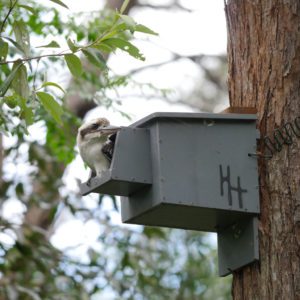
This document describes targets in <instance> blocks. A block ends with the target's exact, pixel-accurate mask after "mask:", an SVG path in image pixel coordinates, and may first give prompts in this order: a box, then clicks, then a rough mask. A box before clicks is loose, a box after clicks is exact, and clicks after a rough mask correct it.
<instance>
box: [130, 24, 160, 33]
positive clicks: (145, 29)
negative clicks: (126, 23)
mask: <svg viewBox="0 0 300 300" xmlns="http://www.w3.org/2000/svg"><path fill="white" fill-rule="evenodd" d="M134 30H135V31H139V32H143V33H147V34H152V35H158V33H157V32H155V31H153V30H151V29H150V28H148V27H146V26H144V25H142V24H137V25H136V26H135V29H134Z"/></svg>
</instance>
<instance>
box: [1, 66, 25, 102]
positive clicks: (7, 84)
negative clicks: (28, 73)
mask: <svg viewBox="0 0 300 300" xmlns="http://www.w3.org/2000/svg"><path fill="white" fill-rule="evenodd" d="M21 66H22V62H21V61H17V62H15V63H14V65H13V69H12V71H11V73H10V74H9V75H8V76H7V77H6V79H5V80H4V82H3V83H2V84H1V86H0V97H4V96H5V94H6V92H7V90H8V89H9V87H10V84H11V82H12V81H13V79H14V77H15V76H16V74H17V72H18V70H19V68H20V67H21Z"/></svg>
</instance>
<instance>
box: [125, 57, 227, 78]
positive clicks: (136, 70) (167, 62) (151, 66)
mask: <svg viewBox="0 0 300 300" xmlns="http://www.w3.org/2000/svg"><path fill="white" fill-rule="evenodd" d="M172 55H173V57H172V58H171V59H169V60H166V61H162V62H159V63H155V64H152V65H148V66H143V67H140V68H138V69H134V70H131V71H130V72H129V73H128V75H129V76H130V75H134V74H136V73H139V72H142V71H145V70H147V69H151V68H159V67H161V66H164V65H167V64H170V63H173V62H175V61H177V60H180V59H189V60H191V61H193V62H194V63H200V61H201V60H202V59H203V58H205V57H213V58H221V59H222V56H219V55H204V54H200V55H187V56H185V55H180V54H177V53H174V52H173V53H172ZM201 67H203V66H202V65H201ZM203 69H205V71H206V70H207V68H204V67H203Z"/></svg>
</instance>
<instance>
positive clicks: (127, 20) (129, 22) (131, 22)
mask: <svg viewBox="0 0 300 300" xmlns="http://www.w3.org/2000/svg"><path fill="white" fill-rule="evenodd" d="M119 16H120V18H121V19H122V20H123V21H124V23H125V24H126V25H127V29H129V30H131V31H133V30H135V25H136V23H135V21H134V20H133V19H132V18H131V17H129V16H127V15H121V14H119Z"/></svg>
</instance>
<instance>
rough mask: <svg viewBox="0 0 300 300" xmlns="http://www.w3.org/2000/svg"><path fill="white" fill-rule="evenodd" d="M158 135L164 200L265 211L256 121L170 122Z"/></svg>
mask: <svg viewBox="0 0 300 300" xmlns="http://www.w3.org/2000/svg"><path fill="white" fill-rule="evenodd" d="M158 135H159V136H158V144H159V146H158V147H159V155H158V157H157V159H158V160H159V165H160V168H159V169H160V173H159V185H160V189H161V200H162V202H164V203H174V204H183V205H189V206H197V207H206V208H214V209H225V210H232V211H244V212H249V213H258V212H259V202H258V180H257V178H258V177H257V165H256V161H255V160H254V159H253V158H251V157H249V156H248V153H250V152H253V149H255V148H256V132H255V127H253V124H251V123H249V122H246V123H241V124H236V123H235V122H228V121H227V122H223V121H218V122H217V121H216V120H198V121H194V120H193V121H186V122H178V121H176V120H166V121H162V122H160V123H159V130H158Z"/></svg>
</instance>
